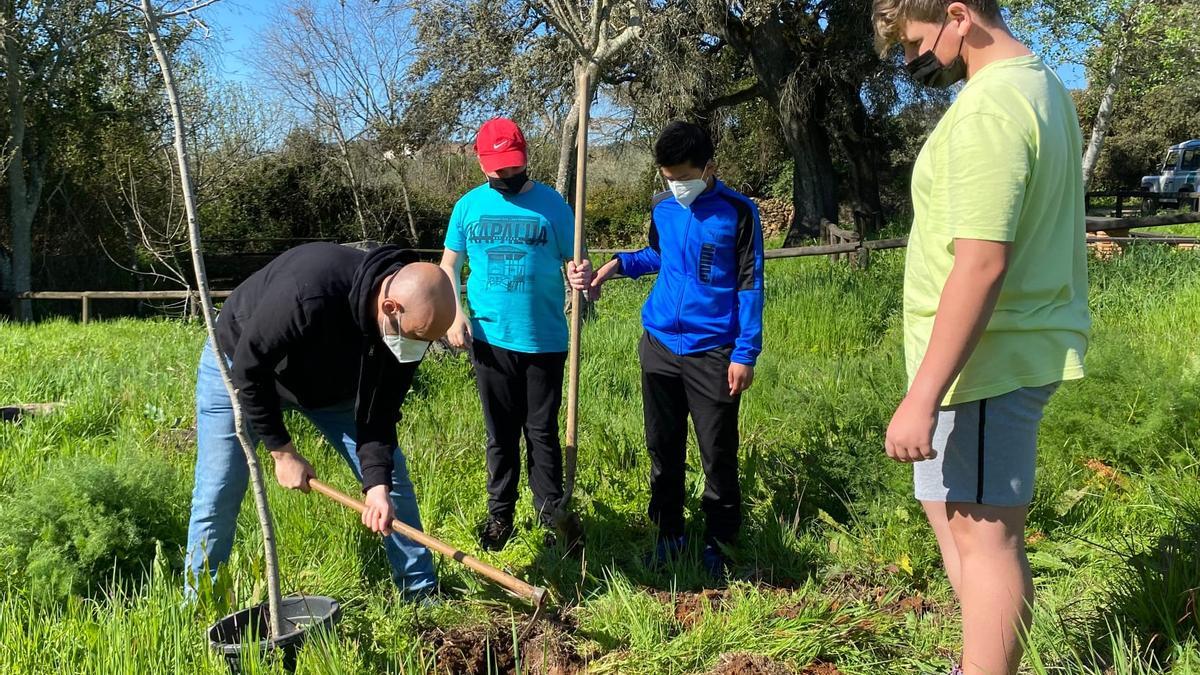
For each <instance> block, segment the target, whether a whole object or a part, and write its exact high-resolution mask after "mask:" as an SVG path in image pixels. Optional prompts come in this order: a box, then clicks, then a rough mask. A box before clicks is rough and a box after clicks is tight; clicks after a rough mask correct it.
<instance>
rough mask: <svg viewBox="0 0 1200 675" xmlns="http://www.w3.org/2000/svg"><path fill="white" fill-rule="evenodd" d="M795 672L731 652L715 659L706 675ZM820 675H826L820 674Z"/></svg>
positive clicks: (770, 661) (760, 658) (786, 674)
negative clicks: (713, 664) (714, 663)
mask: <svg viewBox="0 0 1200 675" xmlns="http://www.w3.org/2000/svg"><path fill="white" fill-rule="evenodd" d="M795 672H796V671H794V670H792V669H791V668H789V667H787V666H786V665H784V664H782V663H780V662H778V661H775V660H774V659H771V658H770V657H767V656H763V655H761V654H748V653H746V652H731V653H729V654H722V655H721V656H720V658H719V659H717V665H716V666H713V669H712V670H710V671H708V675H795ZM805 672H808V671H805ZM833 672H834V673H836V672H837V670H836V669H835V670H834V671H833ZM821 675H826V674H825V673H822V674H821ZM829 675H832V673H830V674H829Z"/></svg>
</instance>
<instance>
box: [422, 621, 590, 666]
mask: <svg viewBox="0 0 1200 675" xmlns="http://www.w3.org/2000/svg"><path fill="white" fill-rule="evenodd" d="M568 630H569V628H568V627H567V626H565V625H564V624H557V623H551V622H548V621H543V622H541V623H540V624H539V625H537V626H535V627H534V629H533V633H532V634H531V635H529V636H528V637H526V638H525V639H524V641H522V642H521V643H520V645H514V644H513V635H512V629H511V626H509V625H507V623H505V622H502V621H499V620H497V621H493V622H491V623H487V624H484V625H482V626H473V627H467V628H463V627H459V628H452V629H450V630H443V629H441V628H433V629H430V630H428V631H426V632H425V633H424V636H423V637H424V638H425V639H426V640H429V642H430V643H431V644H432V645H433V647H434V650H435V656H436V660H437V672H438V673H452V674H453V675H493V674H498V675H518V674H519V675H576V674H577V673H584V672H586V670H587V663H586V662H585V661H584V659H583V658H582V657H581V656H580V655H579V653H578V652H577V651H576V650H575V643H574V641H573V640H572V639H571V637H570V635H569V634H568V632H567V631H568ZM514 647H516V648H514Z"/></svg>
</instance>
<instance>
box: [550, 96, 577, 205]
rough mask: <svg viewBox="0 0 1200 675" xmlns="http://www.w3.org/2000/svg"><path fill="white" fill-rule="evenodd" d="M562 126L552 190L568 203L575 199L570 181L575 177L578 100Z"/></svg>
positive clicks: (572, 105) (573, 104)
mask: <svg viewBox="0 0 1200 675" xmlns="http://www.w3.org/2000/svg"><path fill="white" fill-rule="evenodd" d="M562 124H563V127H562V133H561V134H559V138H558V176H556V177H555V179H554V189H555V190H557V191H558V194H560V195H562V196H563V199H566V200H567V202H568V203H569V202H572V201H574V199H575V197H574V190H572V189H571V187H572V185H571V181H572V178H574V176H575V166H574V161H575V136H576V134H575V131H576V129H577V127H578V126H579V99H578V98H576V100H575V102H573V103H572V104H571V109H570V110H569V111H568V112H567V116H566V117H565V118H563V123H562Z"/></svg>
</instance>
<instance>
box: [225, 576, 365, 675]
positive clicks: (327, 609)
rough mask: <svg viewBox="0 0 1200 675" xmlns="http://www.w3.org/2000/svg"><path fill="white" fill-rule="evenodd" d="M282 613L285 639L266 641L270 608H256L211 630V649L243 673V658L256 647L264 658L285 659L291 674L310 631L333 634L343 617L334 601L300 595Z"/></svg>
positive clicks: (290, 599)
mask: <svg viewBox="0 0 1200 675" xmlns="http://www.w3.org/2000/svg"><path fill="white" fill-rule="evenodd" d="M279 609H280V612H282V613H283V631H284V633H283V635H277V636H275V638H274V639H270V640H268V639H266V638H265V637H264V636H266V635H267V634H268V632H269V629H268V627H267V615H268V614H269V612H268V611H267V604H266V603H263V604H261V605H256V606H254V607H251V608H249V609H243V610H241V611H239V612H235V613H233V614H230V615H229V616H226V617H225V618H223V619H221V620H220V621H218V622H216V623H214V624H213V625H212V626H210V627H209V629H208V642H209V645H210V646H211V647H212V648H213V650H214V651H216V652H217V653H218V654H221V655H222V656H224V657H225V662H226V663H227V664H229V670H230V671H232V672H233V673H241V672H242V654H243V653H244V652H246V651H248V650H249V649H250V648H251V646H252V645H254V644H255V643H257V650H258V652H259V653H260V654H262V655H263V656H264V657H267V656H273V655H278V656H281V657H282V658H283V667H284V668H286V669H287V670H288V671H289V672H291V671H293V670H295V669H296V653H297V652H298V651H299V650H300V645H302V644H304V638H305V637H306V635H307V633H308V632H309V631H312V630H314V629H327V630H332V628H333V626H334V624H336V623H337V622H338V619H340V618H341V617H342V606H341V605H340V604H338V602H337V600H334V599H333V598H326V597H322V596H319V595H297V596H290V597H286V598H283V599H282V600H281V601H280V607H279Z"/></svg>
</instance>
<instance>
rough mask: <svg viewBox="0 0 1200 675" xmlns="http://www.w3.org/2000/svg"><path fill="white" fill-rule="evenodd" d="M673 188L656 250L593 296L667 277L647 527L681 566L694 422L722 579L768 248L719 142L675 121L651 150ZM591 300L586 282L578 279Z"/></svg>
mask: <svg viewBox="0 0 1200 675" xmlns="http://www.w3.org/2000/svg"><path fill="white" fill-rule="evenodd" d="M654 159H655V163H656V164H658V166H659V167H660V171H661V172H662V175H663V177H664V178H665V179H666V180H667V183H668V185H669V186H670V188H671V189H670V191H669V192H663V193H661V194H659V195H657V196H655V197H654V201H653V206H652V208H651V217H650V236H649V239H650V245H649V246H647V247H646V248H643V249H642V250H640V251H634V252H632V253H621V254H618V255H616V256H615V257H614V258H613V259H612V260H611V261H609V262H608V263H606V264H605V265H604V266H603V267H601V268H600V269H599V270H598V271H597V272H596V274H595V277H594V279H593V280H592V283H591V287H592V288H593V289H594V291H596V292H598V291H599V288H600V287H601V285H602V284H603V283H604V282H605V281H607V280H608V279H610V278H612V277H613V276H614V275H616V274H618V273H619V274H624V275H625V276H628V277H631V278H634V279H636V278H638V277H640V276H642V275H644V274H652V273H658V278H657V279H656V280H655V282H654V288H653V289H652V290H651V291H650V297H649V298H648V299H647V300H646V305H645V307H643V309H642V324H643V326H644V328H645V332H644V333H643V335H642V339H641V343H640V344H639V345H638V356H639V358H640V361H641V366H642V410H643V415H644V419H645V426H646V447H647V449H648V450H649V452H650V460H651V468H650V507H649V515H650V519H651V520H652V521H653V522H654V523H655V524H656V525H657V526H658V542H657V545H656V546H655V551H654V554H653V557H652V563H654V564H659V563H661V562H663V561H664V560H666V559H668V558H670V557H673V556H674V555H675V554H677V553H678V552H679V551H681V550H682V549H683V548H684V547H685V545H686V539H685V537H684V518H683V505H684V497H685V495H684V468H685V465H686V457H687V418H688V415H689V414H690V415H691V417H692V424H693V425H695V428H696V437H697V439H698V441H699V446H700V461H701V464H702V466H703V467H704V476H705V487H704V496H703V497H702V499H701V502H702V505H703V509H704V515H705V524H706V528H705V535H704V544H705V546H704V550H703V553H702V560H703V562H704V565H705V568H706V569H707V570H708V571H709V572H710V573H711V574H712V575H713V576H714V578H716V579H720V578H721V577H722V576H724V571H725V558H724V554H723V552H722V546H723V545H729V544H732V543H733V542H734V541H735V539H736V538H737V534H738V530H739V529H740V528H741V524H742V513H741V507H742V495H741V488H740V486H739V484H738V460H737V452H738V404H739V403H740V400H741V394H742V392H744V391H746V390H747V389H749V388H750V384H751V382H753V380H754V363H755V361H756V360H757V359H758V355H759V352H761V351H762V310H763V242H762V226H761V225H760V223H759V219H758V210H757V209H756V208H755V206H754V203H753V202H751V201H750V200H749V199H748V198H746V197H745V196H743V195H741V194H739V193H738V192H736V191H734V190H732V189H730V188H729V187H727V186H726V185H725V184H724V183H722V182H721V181H719V180H717V179H716V176H715V173H716V165H715V164H714V162H713V143H712V140H711V138H710V137H709V135H708V133H707V132H706V131H705V130H704V129H703V128H702V127H700V126H697V125H695V124H690V123H687V122H672V123H671V124H669V125H667V127H666V128H665V129H663V131H662V133H661V134H660V135H659V137H658V140H657V141H656V143H655V145H654ZM571 283H572V285H573V286H574V287H575V288H578V289H581V290H582V289H583V288H584V285H585V281H584V273H583V272H577V273H575V274H573V275H571Z"/></svg>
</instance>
